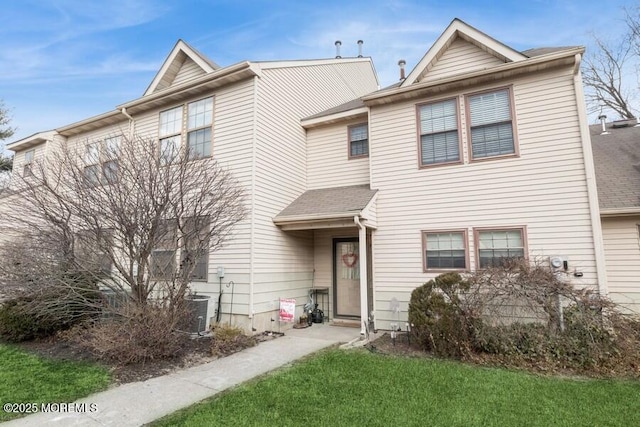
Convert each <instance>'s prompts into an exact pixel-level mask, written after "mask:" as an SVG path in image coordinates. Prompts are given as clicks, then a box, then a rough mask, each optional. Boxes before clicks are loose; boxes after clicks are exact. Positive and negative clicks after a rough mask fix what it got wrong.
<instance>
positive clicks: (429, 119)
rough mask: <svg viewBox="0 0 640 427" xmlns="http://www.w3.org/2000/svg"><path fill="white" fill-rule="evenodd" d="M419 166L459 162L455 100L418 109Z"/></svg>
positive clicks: (426, 105) (421, 106)
mask: <svg viewBox="0 0 640 427" xmlns="http://www.w3.org/2000/svg"><path fill="white" fill-rule="evenodd" d="M418 115H419V120H420V150H419V151H420V166H429V165H435V164H440V163H452V162H459V161H460V137H459V133H458V111H457V108H456V100H455V99H449V100H446V101H441V102H435V103H432V104H425V105H420V106H419V107H418Z"/></svg>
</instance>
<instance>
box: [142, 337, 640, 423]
mask: <svg viewBox="0 0 640 427" xmlns="http://www.w3.org/2000/svg"><path fill="white" fill-rule="evenodd" d="M639 404H640V381H633V380H629V381H624V380H597V379H569V378H561V377H546V376H539V375H534V374H528V373H525V372H516V371H509V370H505V369H500V368H485V367H478V366H472V365H466V364H463V363H458V362H453V361H443V360H436V359H428V358H425V359H422V358H402V357H391V356H384V355H379V354H371V353H369V352H367V351H366V350H361V351H342V350H328V351H324V352H322V353H320V354H318V355H316V356H312V357H309V358H307V359H305V360H303V361H301V362H298V363H296V364H294V365H293V366H292V367H290V368H285V369H282V370H278V371H276V372H275V373H273V374H270V375H267V376H266V377H263V378H260V379H257V380H254V381H251V382H249V383H246V384H244V385H242V386H240V387H238V388H236V389H234V390H231V391H229V392H226V393H223V394H221V395H219V396H217V397H215V398H212V399H208V400H205V401H203V402H201V403H199V404H196V405H193V406H191V407H189V408H187V409H184V410H181V411H178V412H176V413H174V414H172V415H170V416H168V417H165V418H163V419H161V420H159V421H157V422H156V423H154V424H152V425H154V426H175V425H187V426H191V425H193V426H197V425H225V426H233V425H242V426H246V425H255V426H261V425H278V426H298V425H355V426H357V425H367V426H372V425H373V426H377V425H407V426H414V425H415V426H423V425H429V426H514V425H527V426H537V425H539V426H549V425H554V426H588V425H593V426H629V425H640V411H638V410H637V408H638V405H639Z"/></svg>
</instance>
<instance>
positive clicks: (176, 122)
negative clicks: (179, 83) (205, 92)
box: [158, 96, 213, 164]
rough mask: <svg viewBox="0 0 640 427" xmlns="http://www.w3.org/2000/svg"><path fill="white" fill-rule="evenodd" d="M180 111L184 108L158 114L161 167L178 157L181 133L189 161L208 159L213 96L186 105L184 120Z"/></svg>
mask: <svg viewBox="0 0 640 427" xmlns="http://www.w3.org/2000/svg"><path fill="white" fill-rule="evenodd" d="M184 108H185V106H182V105H180V106H178V107H175V108H171V109H170V110H165V111H162V112H160V124H159V131H158V137H159V140H160V161H161V162H162V164H168V163H171V162H173V161H174V160H175V158H176V157H177V156H178V154H179V152H180V148H181V146H182V140H183V138H182V135H183V130H186V141H187V145H186V149H187V150H188V154H189V158H190V159H200V158H203V157H209V156H211V134H212V129H211V127H212V124H213V97H212V96H210V97H208V98H204V99H200V100H198V101H194V102H190V103H188V104H187V105H186V111H187V114H186V117H183V115H184ZM183 120H184V121H186V123H183ZM183 148H184V147H183Z"/></svg>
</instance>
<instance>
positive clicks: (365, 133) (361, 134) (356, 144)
mask: <svg viewBox="0 0 640 427" xmlns="http://www.w3.org/2000/svg"><path fill="white" fill-rule="evenodd" d="M368 155H369V129H368V127H367V123H363V124H359V125H354V126H349V158H354V157H367V156H368Z"/></svg>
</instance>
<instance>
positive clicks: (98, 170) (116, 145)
mask: <svg viewBox="0 0 640 427" xmlns="http://www.w3.org/2000/svg"><path fill="white" fill-rule="evenodd" d="M121 142H122V138H121V136H120V135H115V136H108V137H105V138H103V139H100V140H96V141H92V142H90V143H87V144H86V145H85V148H84V149H85V152H84V165H85V166H84V177H85V179H86V182H87V185H89V186H91V187H95V186H97V185H101V184H113V183H115V182H117V181H118V171H119V161H118V157H119V156H120V144H121Z"/></svg>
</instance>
